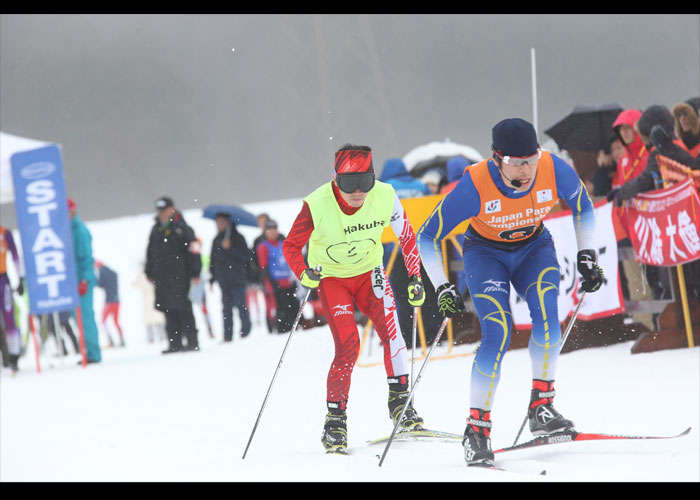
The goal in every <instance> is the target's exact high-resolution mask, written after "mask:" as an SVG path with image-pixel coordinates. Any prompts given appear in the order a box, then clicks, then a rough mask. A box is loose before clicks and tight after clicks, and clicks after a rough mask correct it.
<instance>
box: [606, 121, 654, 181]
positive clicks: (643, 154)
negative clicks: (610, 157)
mask: <svg viewBox="0 0 700 500" xmlns="http://www.w3.org/2000/svg"><path fill="white" fill-rule="evenodd" d="M641 116H642V112H641V111H639V110H638V109H626V110H624V111H622V112H620V114H619V115H618V116H617V118H616V119H615V122H614V123H613V132H614V133H615V135H617V136H618V137H619V138H620V142H622V145H623V146H624V147H625V154H624V155H623V156H622V158H620V161H619V162H618V163H617V170H616V172H615V177H614V178H613V182H612V187H613V189H615V188H618V187H620V186H622V185H623V184H624V183H625V182H627V181H630V180H632V179H634V178H635V177H637V176H638V175H639V174H640V173H642V171H644V168H645V167H646V165H647V159H648V157H649V151H648V150H647V149H646V148H645V147H644V143H643V142H642V139H641V137H639V134H638V133H637V131H636V129H635V124H636V123H637V121H638V120H639V119H640V118H641Z"/></svg>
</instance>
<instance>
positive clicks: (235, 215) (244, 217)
mask: <svg viewBox="0 0 700 500" xmlns="http://www.w3.org/2000/svg"><path fill="white" fill-rule="evenodd" d="M220 213H222V214H227V215H228V216H230V217H231V221H232V222H234V223H236V225H243V226H257V225H258V224H257V221H256V217H255V216H254V215H253V214H251V213H250V212H247V211H246V210H243V209H242V208H241V207H237V206H236V205H221V204H219V205H209V206H208V207H207V208H205V209H204V213H203V214H202V215H203V216H204V218H206V219H215V218H216V214H220Z"/></svg>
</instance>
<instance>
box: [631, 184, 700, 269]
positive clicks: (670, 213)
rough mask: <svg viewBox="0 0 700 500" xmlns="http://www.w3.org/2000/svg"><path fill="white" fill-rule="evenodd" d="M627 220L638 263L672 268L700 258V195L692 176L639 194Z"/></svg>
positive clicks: (634, 199)
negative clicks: (668, 185) (662, 187)
mask: <svg viewBox="0 0 700 500" xmlns="http://www.w3.org/2000/svg"><path fill="white" fill-rule="evenodd" d="M623 220H624V221H625V225H626V229H627V232H628V234H629V237H630V240H631V241H632V246H634V250H635V253H636V254H637V262H642V263H645V264H650V265H653V266H661V267H664V266H665V267H670V266H676V265H678V264H685V263H687V262H691V261H694V260H698V259H700V236H699V235H700V196H698V191H697V189H695V187H694V186H693V182H692V179H687V180H685V181H683V182H679V183H677V184H673V185H671V186H670V187H667V188H664V189H658V190H656V191H648V192H646V193H640V194H638V195H637V196H635V197H634V198H632V199H631V200H628V201H627V203H626V205H625V207H624V208H623Z"/></svg>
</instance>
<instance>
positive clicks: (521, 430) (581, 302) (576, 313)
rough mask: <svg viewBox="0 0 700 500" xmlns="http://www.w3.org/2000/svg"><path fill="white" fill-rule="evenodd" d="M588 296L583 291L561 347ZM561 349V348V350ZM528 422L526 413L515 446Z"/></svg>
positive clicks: (562, 345)
mask: <svg viewBox="0 0 700 500" xmlns="http://www.w3.org/2000/svg"><path fill="white" fill-rule="evenodd" d="M585 296H586V292H583V293H582V294H581V300H579V302H578V305H577V306H576V309H574V314H573V316H572V317H571V321H569V324H568V325H567V327H566V332H565V333H564V336H563V337H562V339H561V349H564V344H565V343H566V339H567V338H568V337H569V333H571V328H572V327H573V326H574V321H576V316H578V310H579V309H581V304H583V298H584V297H585ZM561 349H560V350H559V351H560V352H561ZM526 422H527V413H525V418H524V419H523V423H522V424H521V425H520V430H519V431H518V435H517V436H515V441H513V446H515V443H517V442H518V439H520V434H522V432H523V429H524V428H525V423H526Z"/></svg>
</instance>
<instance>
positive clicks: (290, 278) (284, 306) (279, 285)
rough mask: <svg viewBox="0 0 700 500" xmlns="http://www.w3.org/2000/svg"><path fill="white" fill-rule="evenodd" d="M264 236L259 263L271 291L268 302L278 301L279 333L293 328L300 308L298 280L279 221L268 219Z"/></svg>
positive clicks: (276, 324) (276, 322)
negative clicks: (280, 232) (283, 250)
mask: <svg viewBox="0 0 700 500" xmlns="http://www.w3.org/2000/svg"><path fill="white" fill-rule="evenodd" d="M264 236H265V239H263V241H262V242H260V244H259V245H258V246H257V248H256V253H257V256H258V265H259V266H260V272H261V273H262V276H263V283H264V288H263V290H264V292H265V294H266V295H270V296H271V297H270V300H269V302H270V303H271V302H274V304H275V323H274V324H275V328H276V329H277V332H278V333H286V332H288V331H290V330H291V329H292V326H293V325H294V320H295V319H296V315H297V313H298V312H299V301H298V300H297V298H296V289H297V287H296V281H294V275H293V274H292V271H291V269H290V268H289V265H288V264H287V261H286V260H285V258H284V254H283V253H282V244H283V241H284V240H283V239H280V237H279V236H280V235H279V231H278V230H277V223H276V222H275V221H273V220H272V219H269V220H268V221H267V222H266V223H265V232H264Z"/></svg>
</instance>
